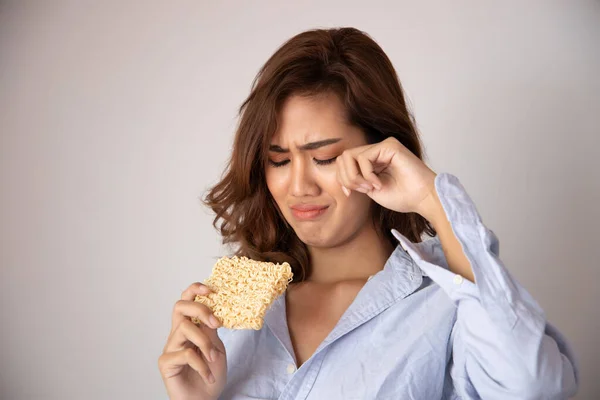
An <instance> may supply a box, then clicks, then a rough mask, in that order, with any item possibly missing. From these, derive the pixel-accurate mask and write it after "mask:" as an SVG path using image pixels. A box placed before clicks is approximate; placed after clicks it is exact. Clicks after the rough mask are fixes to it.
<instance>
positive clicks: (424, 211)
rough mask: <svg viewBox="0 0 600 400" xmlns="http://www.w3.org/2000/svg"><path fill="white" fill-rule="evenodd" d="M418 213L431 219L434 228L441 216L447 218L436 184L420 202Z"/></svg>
mask: <svg viewBox="0 0 600 400" xmlns="http://www.w3.org/2000/svg"><path fill="white" fill-rule="evenodd" d="M417 213H418V214H419V215H421V216H422V217H423V218H425V219H426V220H427V221H429V223H430V224H431V225H433V227H434V229H435V227H436V225H438V222H439V221H440V218H445V213H444V207H443V206H442V202H441V201H440V198H439V196H438V194H437V191H436V190H435V186H434V187H432V189H431V191H430V192H429V193H428V194H427V196H426V197H425V198H424V199H423V200H422V201H421V202H420V203H419V207H418V209H417Z"/></svg>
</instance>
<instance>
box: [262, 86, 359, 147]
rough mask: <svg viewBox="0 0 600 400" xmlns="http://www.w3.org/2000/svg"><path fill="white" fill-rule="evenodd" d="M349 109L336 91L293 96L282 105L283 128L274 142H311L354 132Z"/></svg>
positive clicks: (280, 116)
mask: <svg viewBox="0 0 600 400" xmlns="http://www.w3.org/2000/svg"><path fill="white" fill-rule="evenodd" d="M352 130H353V129H352V127H351V126H350V125H349V124H348V121H347V117H346V110H345V108H344V105H343V104H342V102H341V100H340V99H339V97H338V96H337V95H335V94H333V93H324V94H320V95H318V96H311V97H307V96H300V95H293V96H290V97H288V98H287V99H286V100H285V101H284V103H283V104H282V107H281V111H280V114H279V129H278V130H277V132H275V133H274V134H273V137H272V139H271V142H272V143H279V142H293V143H296V144H302V143H307V142H311V141H315V140H322V139H327V138H332V137H346V136H348V135H352V133H353V132H352Z"/></svg>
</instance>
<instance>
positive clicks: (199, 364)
mask: <svg viewBox="0 0 600 400" xmlns="http://www.w3.org/2000/svg"><path fill="white" fill-rule="evenodd" d="M158 365H159V368H160V371H161V374H162V375H163V376H165V377H166V378H169V377H170V376H168V374H169V371H170V370H172V369H178V368H177V367H181V366H186V365H189V366H190V367H191V368H192V369H193V370H194V371H196V372H197V373H198V374H199V375H200V376H201V377H202V379H204V381H205V382H206V383H207V384H209V385H212V384H213V383H214V382H215V379H214V376H213V375H212V373H211V371H210V368H209V367H208V365H207V364H206V362H205V361H204V359H203V358H202V355H201V354H199V353H198V352H197V351H196V349H194V348H192V347H188V348H186V349H183V350H179V351H175V352H172V353H163V354H162V355H161V356H160V357H159V359H158ZM211 376H213V377H212V379H211V378H210V377H211Z"/></svg>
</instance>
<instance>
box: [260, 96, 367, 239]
mask: <svg viewBox="0 0 600 400" xmlns="http://www.w3.org/2000/svg"><path fill="white" fill-rule="evenodd" d="M280 121H281V124H280V126H279V130H278V131H277V132H276V133H275V135H274V136H273V139H272V140H271V143H270V145H271V146H270V150H269V161H268V163H267V165H266V167H265V168H266V179H267V186H268V188H269V191H270V192H271V195H272V196H273V199H275V202H276V203H277V205H278V206H279V208H280V210H281V212H282V214H283V215H284V217H285V219H286V220H287V222H288V223H289V225H290V226H291V227H292V228H293V229H294V231H295V232H296V234H297V235H298V237H299V238H300V240H302V241H303V242H304V243H306V244H307V245H309V246H314V247H334V246H337V245H339V244H342V243H344V242H346V241H348V240H350V239H352V238H353V237H354V236H355V235H356V234H357V233H358V232H359V231H360V230H361V229H363V228H364V227H365V226H366V223H367V222H368V221H369V218H370V215H369V209H370V204H371V201H372V200H371V199H370V198H369V197H368V196H367V195H365V194H362V193H359V192H354V191H353V192H352V194H351V195H350V197H346V195H344V192H342V187H341V185H340V184H339V183H338V181H337V179H336V160H335V159H336V157H338V156H339V155H341V154H342V152H343V151H344V150H345V149H349V148H352V147H356V146H361V145H365V144H367V141H366V137H365V135H364V133H363V131H362V130H361V129H359V128H357V127H353V126H350V125H348V124H347V123H346V121H345V119H344V110H343V106H342V103H341V101H340V100H339V98H338V97H337V96H336V95H334V94H332V93H328V94H325V95H321V96H319V97H311V98H308V97H301V96H292V97H290V98H288V99H287V101H286V102H285V103H284V104H283V107H282V110H281V118H280ZM303 146H304V147H303ZM257 222H258V221H257Z"/></svg>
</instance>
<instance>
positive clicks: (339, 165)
mask: <svg viewBox="0 0 600 400" xmlns="http://www.w3.org/2000/svg"><path fill="white" fill-rule="evenodd" d="M335 165H336V170H335V178H336V179H337V181H338V183H339V184H340V186H341V187H342V191H343V192H344V194H345V195H346V197H348V196H350V189H348V188H347V187H346V186H344V182H345V181H346V179H345V175H344V174H345V172H344V168H343V161H342V156H341V155H340V156H338V157H337V158H336V163H335Z"/></svg>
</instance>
